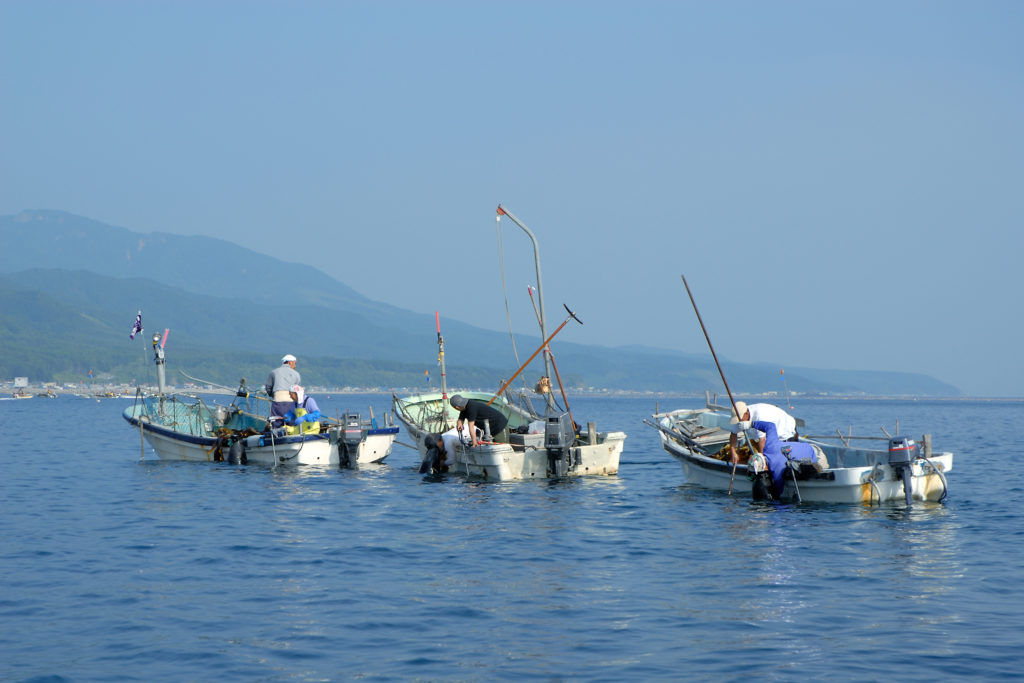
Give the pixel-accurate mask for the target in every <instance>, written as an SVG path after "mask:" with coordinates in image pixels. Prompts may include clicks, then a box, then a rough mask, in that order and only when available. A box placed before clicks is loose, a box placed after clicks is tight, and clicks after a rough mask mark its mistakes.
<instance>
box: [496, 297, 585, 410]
mask: <svg viewBox="0 0 1024 683" xmlns="http://www.w3.org/2000/svg"><path fill="white" fill-rule="evenodd" d="M562 305H563V306H565V304H562ZM565 310H567V311H569V307H568V306H565ZM570 320H575V321H576V322H578V323H579V324H580V325H582V324H583V323H582V322H581V321H580V319H579V318H577V317H576V314H575V313H573V312H572V311H569V317H568V318H566V319H565V320H564V321H562V324H561V325H559V326H558V329H557V330H555V331H554V332H552V333H551V336H550V337H548V338H547V339H545V340H544V341H543V342H541V345H540V347H538V348H537V350H536V351H534V352H533V355H531V356H530V357H529V358H527V359H526V362H525V363H523V364H522V365H520V366H519V369H518V370H516V374H514V375H512V376H511V377H510V378H509V379H508V381H507V382H505V383H504V384H502V385H501V388H500V389H498V390H497V391H496V392H494V396H492V397H491V400H490V401H488V402H487V405H491V404H492V403H494V401H495V399H497V398H498V396H500V395H501V392H503V391H505V389H507V388H508V385H510V384H512V382H513V381H515V378H516V377H518V376H519V373H520V372H522V371H523V370H525V369H526V366H527V365H529V364H530V362H531V361H532V360H533V359H534V358H536V357H537V354H538V353H540V352H541V351H543V350H544V349H545V347H547V345H548V342H550V341H551V340H552V339H554V338H555V335H556V334H558V333H559V332H561V331H562V328H563V327H565V326H566V324H568V322H569V321H570Z"/></svg>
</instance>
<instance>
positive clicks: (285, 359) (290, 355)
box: [281, 353, 296, 363]
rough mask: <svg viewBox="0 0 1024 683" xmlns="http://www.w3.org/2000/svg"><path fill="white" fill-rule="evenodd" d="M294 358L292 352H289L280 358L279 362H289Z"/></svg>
mask: <svg viewBox="0 0 1024 683" xmlns="http://www.w3.org/2000/svg"><path fill="white" fill-rule="evenodd" d="M294 360H296V358H295V356H293V355H292V354H290V353H289V354H288V355H286V356H285V357H284V358H282V359H281V362H282V363H291V362H292V361H294Z"/></svg>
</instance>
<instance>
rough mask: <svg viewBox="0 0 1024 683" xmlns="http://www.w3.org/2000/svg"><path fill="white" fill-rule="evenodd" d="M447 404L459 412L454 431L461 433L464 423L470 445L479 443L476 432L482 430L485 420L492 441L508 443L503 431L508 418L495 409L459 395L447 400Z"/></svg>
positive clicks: (506, 435)
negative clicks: (466, 427) (467, 429)
mask: <svg viewBox="0 0 1024 683" xmlns="http://www.w3.org/2000/svg"><path fill="white" fill-rule="evenodd" d="M448 402H449V403H451V404H452V407H453V408H455V409H456V410H458V411H459V419H458V420H457V421H456V423H455V429H456V430H457V431H459V432H461V431H462V425H463V423H464V422H465V423H466V425H467V426H468V427H469V438H470V440H471V442H472V443H471V445H473V446H476V445H477V444H478V443H480V439H479V438H477V433H476V431H477V429H480V430H483V427H484V421H485V420H486V421H487V426H488V430H489V431H490V433H491V439H492V440H494V441H508V433H507V432H506V431H505V427H507V426H508V418H507V417H505V414H504V413H502V412H501V411H500V410H498V409H497V408H495V407H493V406H489V405H487V404H486V403H484V402H483V401H478V400H477V399H475V398H469V399H467V398H465V397H464V396H461V395H459V394H455V395H454V396H452V397H451V398H450V399H448Z"/></svg>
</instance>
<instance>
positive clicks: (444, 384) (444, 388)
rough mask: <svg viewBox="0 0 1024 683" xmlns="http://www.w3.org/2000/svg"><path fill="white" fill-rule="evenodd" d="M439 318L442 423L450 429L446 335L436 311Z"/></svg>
mask: <svg viewBox="0 0 1024 683" xmlns="http://www.w3.org/2000/svg"><path fill="white" fill-rule="evenodd" d="M434 318H435V320H437V362H438V363H440V364H441V425H442V426H443V427H444V430H445V431H448V376H447V373H446V372H445V368H444V337H442V336H441V314H440V313H439V312H437V311H434Z"/></svg>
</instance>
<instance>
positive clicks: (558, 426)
mask: <svg viewBox="0 0 1024 683" xmlns="http://www.w3.org/2000/svg"><path fill="white" fill-rule="evenodd" d="M575 441H576V431H575V425H573V423H572V419H570V417H569V413H562V414H561V415H549V416H548V421H547V424H546V425H544V448H545V449H547V452H548V472H549V473H550V474H551V476H554V477H564V476H565V475H566V474H568V473H569V468H570V467H571V466H572V462H571V458H572V452H571V447H572V445H573V443H574V442H575Z"/></svg>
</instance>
